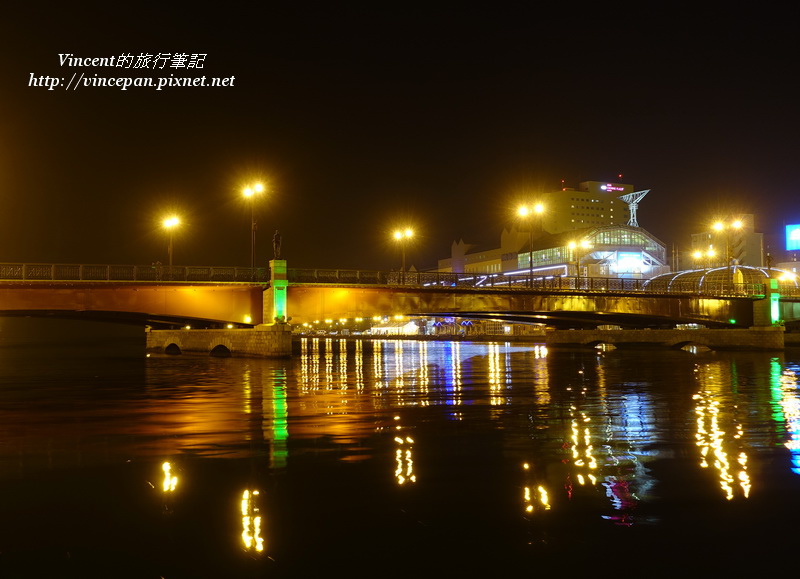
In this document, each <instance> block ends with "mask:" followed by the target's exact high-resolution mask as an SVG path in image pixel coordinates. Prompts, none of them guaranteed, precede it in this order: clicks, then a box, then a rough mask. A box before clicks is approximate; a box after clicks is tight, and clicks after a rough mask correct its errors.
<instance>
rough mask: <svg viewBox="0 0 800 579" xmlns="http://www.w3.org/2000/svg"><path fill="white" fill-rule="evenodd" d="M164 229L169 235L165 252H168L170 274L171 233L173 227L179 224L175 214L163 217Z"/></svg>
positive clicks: (173, 229)
mask: <svg viewBox="0 0 800 579" xmlns="http://www.w3.org/2000/svg"><path fill="white" fill-rule="evenodd" d="M162 224H163V225H164V229H166V230H167V234H168V235H169V245H168V246H167V252H168V253H169V267H170V274H171V273H172V272H171V269H172V248H173V237H174V235H173V233H174V231H175V228H176V227H177V226H178V225H180V224H181V220H180V219H178V217H176V216H175V215H173V216H172V217H167V218H166V219H164V221H163V223H162Z"/></svg>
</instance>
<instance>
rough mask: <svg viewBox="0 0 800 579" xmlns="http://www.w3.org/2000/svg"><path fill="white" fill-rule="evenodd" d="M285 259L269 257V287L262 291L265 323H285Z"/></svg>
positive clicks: (286, 319)
mask: <svg viewBox="0 0 800 579" xmlns="http://www.w3.org/2000/svg"><path fill="white" fill-rule="evenodd" d="M288 285H289V280H288V279H287V275H286V260H285V259H271V260H270V262H269V288H268V289H267V290H266V291H265V292H264V310H263V319H264V323H265V324H272V323H286V322H287V321H288V320H289V318H288V316H287V315H286V288H287V286H288Z"/></svg>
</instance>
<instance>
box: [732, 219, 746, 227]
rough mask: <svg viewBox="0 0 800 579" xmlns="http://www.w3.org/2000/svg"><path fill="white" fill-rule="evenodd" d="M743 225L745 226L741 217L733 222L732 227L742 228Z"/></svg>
mask: <svg viewBox="0 0 800 579" xmlns="http://www.w3.org/2000/svg"><path fill="white" fill-rule="evenodd" d="M742 226H743V223H742V222H741V220H739V219H737V220H736V221H734V222H733V223H731V227H733V228H734V229H741V228H742Z"/></svg>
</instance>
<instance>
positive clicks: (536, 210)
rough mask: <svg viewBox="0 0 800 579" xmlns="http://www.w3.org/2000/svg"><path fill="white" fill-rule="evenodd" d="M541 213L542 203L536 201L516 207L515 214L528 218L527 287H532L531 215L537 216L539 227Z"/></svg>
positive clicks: (540, 226) (540, 224)
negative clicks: (533, 203) (532, 203)
mask: <svg viewBox="0 0 800 579" xmlns="http://www.w3.org/2000/svg"><path fill="white" fill-rule="evenodd" d="M542 213H544V205H542V204H541V203H536V204H535V205H531V206H528V205H520V206H519V207H518V208H517V215H518V216H520V217H521V218H523V219H530V220H531V221H530V222H529V223H528V287H533V223H532V217H533V215H538V216H539V229H541V228H542Z"/></svg>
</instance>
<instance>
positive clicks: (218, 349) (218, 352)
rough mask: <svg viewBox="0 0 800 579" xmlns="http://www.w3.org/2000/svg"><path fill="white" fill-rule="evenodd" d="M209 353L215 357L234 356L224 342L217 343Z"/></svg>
mask: <svg viewBox="0 0 800 579" xmlns="http://www.w3.org/2000/svg"><path fill="white" fill-rule="evenodd" d="M209 355H211V356H214V357H215V358H230V357H231V356H232V352H231V349H230V348H229V347H228V346H226V345H224V344H217V345H216V346H214V347H213V348H211V352H209Z"/></svg>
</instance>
